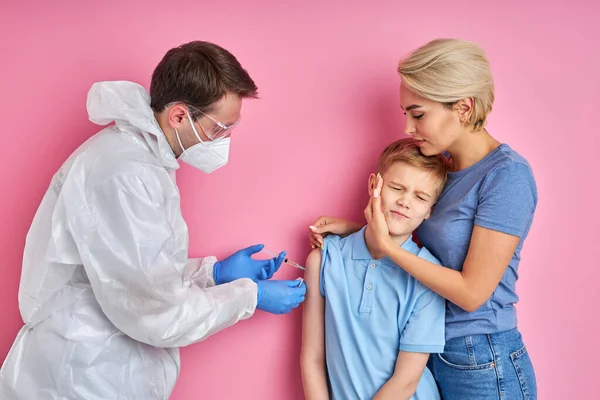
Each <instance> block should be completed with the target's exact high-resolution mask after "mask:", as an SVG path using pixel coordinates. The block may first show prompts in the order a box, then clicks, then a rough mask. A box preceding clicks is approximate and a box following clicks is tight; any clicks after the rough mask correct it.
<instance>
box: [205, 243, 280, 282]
mask: <svg viewBox="0 0 600 400" xmlns="http://www.w3.org/2000/svg"><path fill="white" fill-rule="evenodd" d="M263 247H264V246H263V245H262V244H257V245H255V246H250V247H247V248H245V249H242V250H239V251H237V252H235V253H233V254H232V255H230V256H229V257H227V258H226V259H224V260H222V261H217V262H216V263H215V265H214V267H213V274H214V277H215V282H216V283H217V285H220V284H222V283H228V282H232V281H235V280H236V279H241V278H250V279H252V280H253V281H254V282H256V281H258V280H266V279H271V277H272V276H273V274H274V273H275V272H276V271H277V270H278V269H279V267H280V266H281V263H282V262H283V260H284V258H285V252H284V251H282V252H281V253H279V256H277V257H274V258H271V259H267V260H254V259H253V258H252V255H253V254H256V253H258V252H260V251H261V250H262V249H263Z"/></svg>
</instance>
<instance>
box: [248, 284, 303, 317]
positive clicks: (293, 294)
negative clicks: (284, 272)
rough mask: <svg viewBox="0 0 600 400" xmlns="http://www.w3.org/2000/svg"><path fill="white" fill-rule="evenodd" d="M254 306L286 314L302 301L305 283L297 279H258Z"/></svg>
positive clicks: (272, 312)
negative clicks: (300, 282)
mask: <svg viewBox="0 0 600 400" xmlns="http://www.w3.org/2000/svg"><path fill="white" fill-rule="evenodd" d="M256 284H257V285H258V303H257V305H256V308H258V309H259V310H263V311H266V312H270V313H271V314H287V313H289V312H290V311H292V309H293V308H296V307H298V306H299V305H300V303H302V302H303V301H304V296H305V295H306V285H305V284H304V282H303V283H302V284H301V285H300V287H298V281H258V282H256Z"/></svg>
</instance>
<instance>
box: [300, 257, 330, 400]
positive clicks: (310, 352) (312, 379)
mask: <svg viewBox="0 0 600 400" xmlns="http://www.w3.org/2000/svg"><path fill="white" fill-rule="evenodd" d="M320 275H321V250H320V249H315V250H313V251H312V252H311V253H310V254H309V255H308V258H307V259H306V273H305V275H304V279H305V282H306V290H307V292H306V300H305V302H304V305H303V311H302V350H301V354H300V367H301V371H302V386H303V387H304V396H305V398H306V399H309V400H321V399H322V400H328V399H329V390H328V387H327V372H326V367H325V299H324V298H323V296H321V290H320Z"/></svg>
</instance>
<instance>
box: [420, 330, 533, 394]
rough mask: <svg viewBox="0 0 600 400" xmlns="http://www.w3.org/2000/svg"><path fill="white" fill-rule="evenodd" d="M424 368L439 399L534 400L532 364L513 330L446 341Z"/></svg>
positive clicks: (519, 335)
mask: <svg viewBox="0 0 600 400" xmlns="http://www.w3.org/2000/svg"><path fill="white" fill-rule="evenodd" d="M428 366H429V369H430V370H431V372H432V373H433V376H434V377H435V380H436V382H437V384H438V386H439V389H440V393H441V395H442V398H443V400H465V399H468V400H493V399H502V400H505V399H506V400H518V399H525V400H532V399H537V385H536V380H535V372H534V371H533V365H532V363H531V359H530V358H529V355H528V354H527V349H526V348H525V345H524V344H523V339H522V338H521V334H520V333H519V331H518V330H517V329H516V328H515V329H512V330H509V331H506V332H499V333H494V334H491V335H473V336H464V337H460V338H455V339H450V340H449V341H447V342H446V347H445V348H444V353H443V354H432V355H431V357H430V359H429V364H428Z"/></svg>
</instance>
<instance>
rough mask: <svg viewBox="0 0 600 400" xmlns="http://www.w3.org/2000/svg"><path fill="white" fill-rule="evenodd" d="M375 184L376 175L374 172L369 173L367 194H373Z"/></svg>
mask: <svg viewBox="0 0 600 400" xmlns="http://www.w3.org/2000/svg"><path fill="white" fill-rule="evenodd" d="M376 185H377V175H375V174H371V175H369V196H372V195H373V190H375V186H376Z"/></svg>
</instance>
